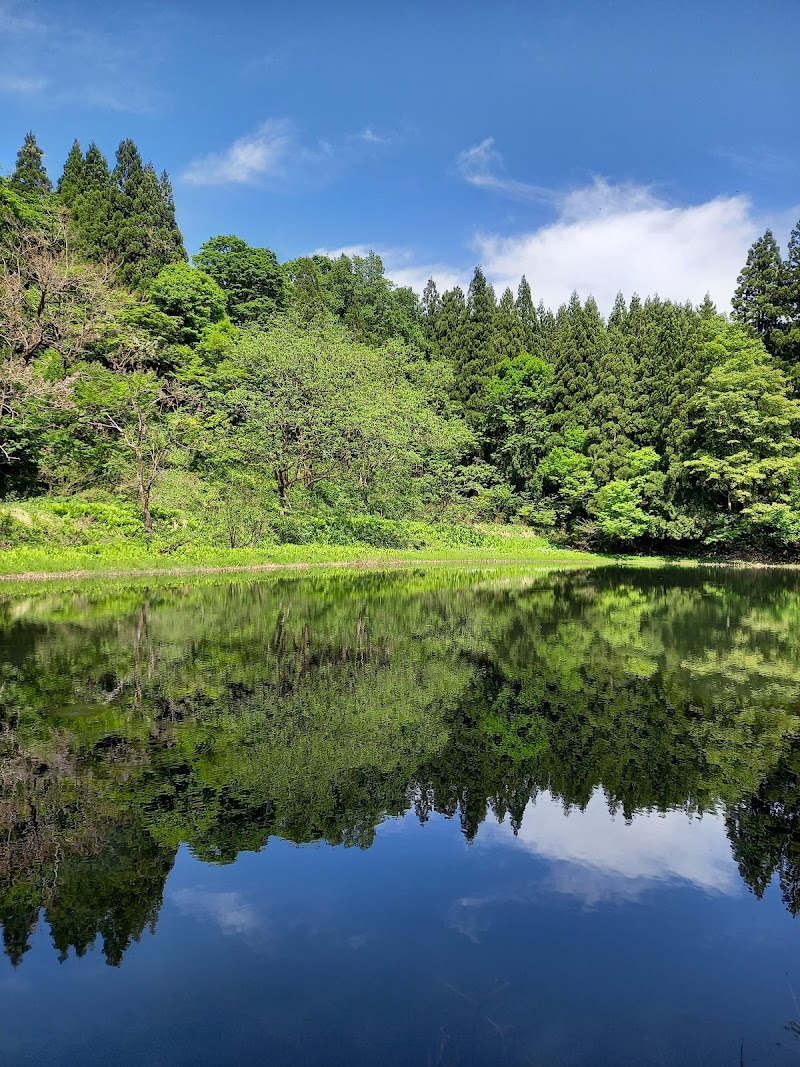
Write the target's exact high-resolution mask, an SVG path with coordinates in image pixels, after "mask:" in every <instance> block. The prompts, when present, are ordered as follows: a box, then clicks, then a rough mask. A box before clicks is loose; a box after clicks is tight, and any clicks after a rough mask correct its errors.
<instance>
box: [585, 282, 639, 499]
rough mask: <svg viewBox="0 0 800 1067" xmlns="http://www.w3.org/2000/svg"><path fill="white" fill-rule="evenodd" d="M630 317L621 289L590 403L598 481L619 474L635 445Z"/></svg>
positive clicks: (602, 350) (598, 364) (602, 483)
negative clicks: (595, 434) (633, 441)
mask: <svg viewBox="0 0 800 1067" xmlns="http://www.w3.org/2000/svg"><path fill="white" fill-rule="evenodd" d="M626 319H627V308H626V306H625V301H624V299H623V297H622V294H621V293H620V294H618V296H617V299H616V302H615V304H614V309H613V311H612V312H611V316H610V318H609V325H608V343H607V344H606V345H605V346H603V347H602V349H601V351H600V354H599V359H598V362H597V368H596V377H595V381H596V389H595V394H594V396H593V398H592V400H591V402H590V405H589V410H590V417H591V420H592V422H593V423H594V425H595V426H596V427H597V432H598V441H597V442H596V444H595V446H594V447H593V449H592V466H593V470H592V473H593V475H594V479H595V481H596V482H597V484H598V485H605V484H606V483H607V482H609V481H611V480H612V479H613V478H616V477H617V475H618V473H619V472H620V470H621V468H623V466H624V463H625V457H626V456H627V454H628V453H629V452H630V451H631V448H632V438H633V431H634V407H635V395H634V394H635V367H634V360H633V357H632V354H631V352H630V350H629V348H628V343H627V337H626V331H625V322H626Z"/></svg>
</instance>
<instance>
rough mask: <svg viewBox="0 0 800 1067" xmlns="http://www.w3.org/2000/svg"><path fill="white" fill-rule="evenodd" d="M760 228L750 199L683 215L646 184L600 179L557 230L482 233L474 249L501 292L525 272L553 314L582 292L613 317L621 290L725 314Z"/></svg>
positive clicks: (569, 203)
mask: <svg viewBox="0 0 800 1067" xmlns="http://www.w3.org/2000/svg"><path fill="white" fill-rule="evenodd" d="M762 230H763V226H762V225H761V223H760V222H759V221H758V220H756V219H755V218H754V216H753V212H752V207H751V204H750V201H749V199H748V198H747V197H744V196H720V197H716V198H715V199H713V200H709V201H707V202H706V203H702V204H696V205H690V206H688V207H686V206H678V205H674V204H670V203H669V202H668V201H666V200H664V199H662V198H660V197H657V196H656V195H655V194H654V193H653V192H652V191H651V190H650V189H648V188H647V187H644V186H640V185H634V184H627V185H613V184H611V183H609V182H607V181H604V180H602V179H596V180H595V181H594V182H593V183H592V184H591V185H589V186H587V187H585V188H583V189H577V190H575V191H573V192H571V193H569V194H568V195H566V196H565V197H564V198H563V199H562V202H561V204H560V207H559V213H558V217H557V218H556V220H555V221H554V222H552V223H550V224H548V225H545V226H542V227H541V228H539V229H537V230H533V231H531V232H527V233H518V234H513V235H509V236H501V235H498V234H486V233H483V234H479V235H477V236H476V238H475V247H476V249H477V251H478V257H479V259H480V261H481V263H482V264H483V268H484V271H485V273H486V274H487V276H488V277H489V278H490V279H491V280H492V282H493V283H494V284H495V286H496V288H498V290H501V289H503V288H505V286H507V285H510V286H511V287H512V288H514V287H516V285H517V284H518V282H519V278H520V276H521V275H522V274H525V275H526V276H527V278H528V281H529V282H530V285H531V289H532V291H533V293H534V297H535V298H536V299H539V298H541V299H543V300H544V302H545V304H547V305H549V306H552V307H556V306H558V305H559V304H561V303H563V302H564V301H565V300H567V299H568V298H569V295H570V293H571V292H572V291H573V289H576V290H577V291H578V293H579V295H580V296H582V297H584V298H585V297H587V296H589V295H590V294H592V295H594V297H595V299H596V300H597V302H598V304H599V305H600V308H601V310H606V311H607V310H610V308H611V306H612V304H613V301H614V297H615V295H616V293H617V292H618V291H620V290H621V291H622V292H623V293H624V294H625V295H626V296H630V295H632V294H633V293H634V292H638V293H640V294H642V295H647V294H654V293H658V294H659V295H660V296H662V297H664V298H671V299H674V300H687V299H688V300H692V301H693V302H695V303H697V302H699V301H701V300H702V299H703V297H704V295H705V294H706V292H709V293H710V294H711V297H712V299H713V300H714V301H715V302H716V303H717V305H718V306H719V307H720V309H721V310H727V307H728V302H729V301H730V299H731V296H732V295H733V290H734V288H735V285H736V277H737V274H738V273H739V271H740V270H741V267H742V265H743V263H744V261H745V258H746V256H747V250H748V247H749V246H750V244H751V243H752V242H753V240H754V239H755V238H756V237H757V236H758V234H759V233H760V232H761V231H762Z"/></svg>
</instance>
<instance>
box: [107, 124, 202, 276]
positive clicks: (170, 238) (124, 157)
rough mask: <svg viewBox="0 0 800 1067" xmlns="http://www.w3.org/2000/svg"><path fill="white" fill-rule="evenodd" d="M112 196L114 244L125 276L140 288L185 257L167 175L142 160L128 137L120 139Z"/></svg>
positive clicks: (118, 262)
mask: <svg viewBox="0 0 800 1067" xmlns="http://www.w3.org/2000/svg"><path fill="white" fill-rule="evenodd" d="M111 181H112V194H113V201H114V208H115V211H114V215H115V227H114V228H115V233H114V245H115V254H116V261H117V274H118V276H119V278H120V280H121V281H123V282H125V283H127V284H128V285H131V286H133V287H134V288H142V287H144V286H146V285H147V284H149V282H151V281H152V280H153V278H155V277H156V276H157V275H158V274H159V272H160V271H161V269H162V268H163V267H165V266H167V264H169V263H178V262H183V261H185V260H186V250H185V248H184V247H183V240H182V238H181V236H180V231H179V230H178V227H177V223H176V221H175V208H174V204H173V203H172V190H171V187H170V185H169V179H168V178H167V176H166V174H163V175H162V177H161V181H159V179H158V177H157V176H156V172H155V170H154V168H153V165H152V163H148V164H146V165H144V164H143V163H142V157H141V154H140V152H139V149H138V148H137V147H136V145H135V144H134V142H133V141H132V140H130V139H127V140H124V141H121V142H120V145H119V147H118V149H117V155H116V166H115V167H114V170H113V172H112V175H111Z"/></svg>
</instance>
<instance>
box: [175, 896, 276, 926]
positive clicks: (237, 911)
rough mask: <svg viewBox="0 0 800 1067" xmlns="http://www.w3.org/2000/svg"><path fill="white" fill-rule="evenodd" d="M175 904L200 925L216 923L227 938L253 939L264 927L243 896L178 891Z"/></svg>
mask: <svg viewBox="0 0 800 1067" xmlns="http://www.w3.org/2000/svg"><path fill="white" fill-rule="evenodd" d="M171 899H172V901H173V902H174V903H175V904H176V905H177V906H178V908H179V909H180V910H181V911H182V912H184V913H185V914H186V915H190V916H191V917H192V918H193V919H197V920H198V921H199V922H212V923H214V924H215V925H216V926H218V927H219V929H220V930H221V931H222V933H223V934H239V935H242V936H249V935H251V934H254V933H256V932H257V931H259V930H261V928H262V923H261V920H260V919H259V917H258V915H257V914H256V911H255V909H254V908H253V906H252V905H251V904H248V903H246V902H245V900H244V899H243V898H242V896H241V894H240V893H213V892H211V891H210V890H208V889H199V888H198V889H177V890H175V892H174V893H172V894H171Z"/></svg>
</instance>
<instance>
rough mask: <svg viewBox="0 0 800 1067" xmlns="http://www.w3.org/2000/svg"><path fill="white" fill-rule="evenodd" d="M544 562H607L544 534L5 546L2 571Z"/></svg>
mask: <svg viewBox="0 0 800 1067" xmlns="http://www.w3.org/2000/svg"><path fill="white" fill-rule="evenodd" d="M462 560H463V561H476V562H479V561H486V560H504V561H505V560H508V561H520V562H526V561H531V562H535V561H539V562H549V563H587V564H588V563H592V562H601V561H602V560H603V557H601V556H592V555H590V554H589V553H585V552H573V551H569V550H561V549H557V548H554V547H553V546H552V545H549V544H548V543H547V542H546V541H543V540H542V539H541V538H533V537H530V538H529V537H497V538H495V537H491V536H487V537H486V541H485V543H484V544H481V545H468V546H445V545H441V546H432V545H429V546H425V547H423V548H419V549H408V548H402V549H391V548H376V547H375V546H372V545H365V544H354V545H315V544H304V545H292V544H288V545H272V546H269V547H267V548H236V549H225V548H212V547H208V546H203V545H190V546H187V547H186V548H182V549H177V550H174V551H150V552H148V551H147V550H145V549H142V548H140V547H139V546H125V545H121V544H117V545H115V544H109V545H99V546H90V547H86V548H65V547H58V546H55V547H53V548H43V547H39V546H30V547H27V546H26V547H19V548H11V549H4V550H0V575H3V576H12V575H13V576H20V575H25V574H31V575H43V574H65V573H74V572H86V573H97V574H100V573H103V572H106V573H115V574H116V573H119V572H120V571H126V572H131V573H135V572H136V571H160V570H163V571H170V570H184V569H192V570H194V569H197V570H204V569H207V568H242V569H245V568H257V567H264V568H266V567H270V566H297V565H305V564H308V565H311V564H332V563H333V564H344V563H351V564H357V563H362V564H379V563H392V562H435V561H453V562H459V561H462Z"/></svg>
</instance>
